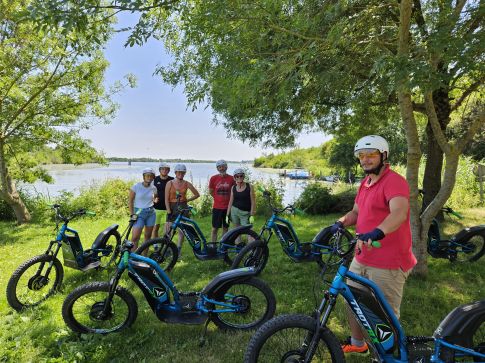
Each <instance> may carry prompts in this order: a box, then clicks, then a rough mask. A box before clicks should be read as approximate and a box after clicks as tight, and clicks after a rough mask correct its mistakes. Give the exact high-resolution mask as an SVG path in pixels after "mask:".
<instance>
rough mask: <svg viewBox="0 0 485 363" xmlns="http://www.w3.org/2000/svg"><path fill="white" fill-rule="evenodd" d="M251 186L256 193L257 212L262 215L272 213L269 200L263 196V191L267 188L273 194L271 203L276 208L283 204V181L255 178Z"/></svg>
mask: <svg viewBox="0 0 485 363" xmlns="http://www.w3.org/2000/svg"><path fill="white" fill-rule="evenodd" d="M251 186H252V187H253V188H254V191H255V193H256V195H255V196H256V214H257V215H262V216H268V215H271V212H272V211H271V207H270V205H269V203H268V201H267V200H266V199H265V198H264V197H263V191H264V190H266V191H268V192H269V193H270V194H271V203H273V205H274V206H275V207H276V208H280V207H281V206H282V201H283V194H284V189H283V185H282V184H281V183H278V182H275V181H274V180H273V179H271V180H269V181H261V180H255V181H252V182H251Z"/></svg>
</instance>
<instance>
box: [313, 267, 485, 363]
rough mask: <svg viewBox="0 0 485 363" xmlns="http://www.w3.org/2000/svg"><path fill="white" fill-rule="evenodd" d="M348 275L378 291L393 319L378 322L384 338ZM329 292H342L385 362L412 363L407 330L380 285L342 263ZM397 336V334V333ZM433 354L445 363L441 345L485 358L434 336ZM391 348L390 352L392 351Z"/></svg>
mask: <svg viewBox="0 0 485 363" xmlns="http://www.w3.org/2000/svg"><path fill="white" fill-rule="evenodd" d="M346 278H350V279H351V280H354V281H357V282H359V283H360V284H362V285H364V286H365V287H368V288H370V290H371V291H372V292H373V293H374V294H375V296H376V299H377V302H378V303H379V305H380V306H381V307H382V309H383V310H384V312H385V314H386V315H387V317H388V318H389V319H390V322H389V323H390V325H391V326H386V324H377V325H380V326H381V327H382V329H383V330H382V332H383V335H382V336H381V337H378V336H376V333H375V331H376V330H377V329H375V328H374V329H373V325H374V326H376V323H375V320H376V315H375V314H373V312H372V311H370V310H369V309H364V308H363V307H362V306H361V305H360V304H359V303H358V302H357V299H356V298H355V296H354V294H353V293H352V291H351V289H350V288H349V286H348V285H347V283H346V282H345V279H346ZM329 293H330V295H331V296H332V297H333V298H334V299H336V297H337V296H338V295H339V294H341V295H342V296H343V297H344V299H345V300H346V301H347V303H348V305H349V306H350V308H351V309H352V311H353V313H354V315H355V318H356V320H357V321H358V322H359V323H360V325H361V326H362V328H363V329H364V330H365V331H366V332H367V334H368V335H369V338H370V340H371V342H372V346H373V347H374V348H375V349H376V350H377V352H378V354H379V357H380V358H381V359H382V360H383V361H384V362H386V363H387V362H389V363H407V362H409V356H408V352H407V344H406V335H405V334H404V330H403V329H402V327H401V324H400V323H399V320H398V319H397V317H396V315H395V314H394V312H393V310H392V308H391V306H390V305H389V303H388V302H387V301H386V299H385V297H384V295H383V293H382V291H381V290H380V288H379V287H378V286H377V285H376V284H375V283H374V282H372V281H371V280H369V279H366V278H365V277H362V276H359V275H356V274H355V273H353V272H351V271H349V268H348V267H347V266H345V265H344V264H342V265H341V266H340V267H339V269H338V272H337V274H336V276H335V278H334V279H333V281H332V284H331V286H330V288H329ZM325 304H326V300H325V299H324V301H323V302H322V304H321V308H323V306H324V305H325ZM332 307H333V305H330V306H329V307H328V308H327V310H326V311H325V312H324V314H323V315H322V319H321V320H322V322H324V323H326V321H327V319H328V316H329V315H330V311H331V309H332ZM394 334H396V335H397V337H395V336H394ZM395 343H396V344H397V347H398V349H399V353H400V357H399V358H396V357H395V356H394V354H393V353H392V350H393V347H394V346H395ZM434 344H435V348H434V354H433V355H432V356H431V362H433V363H446V362H445V361H443V360H441V359H440V358H439V356H440V349H441V348H442V347H447V348H450V349H453V350H454V351H457V352H460V353H462V355H463V356H472V357H477V358H481V359H484V360H485V354H480V353H478V352H476V351H473V350H471V349H468V348H465V347H460V346H457V345H454V344H451V343H448V342H446V341H444V340H443V339H434ZM389 351H391V352H389Z"/></svg>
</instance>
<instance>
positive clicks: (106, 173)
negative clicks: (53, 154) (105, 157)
mask: <svg viewBox="0 0 485 363" xmlns="http://www.w3.org/2000/svg"><path fill="white" fill-rule="evenodd" d="M170 164H171V165H172V169H173V166H174V165H175V163H170ZM185 165H186V166H187V175H186V177H185V179H187V180H189V181H190V182H192V183H193V184H194V185H195V186H196V188H198V189H200V190H204V189H205V188H207V185H208V183H209V178H210V177H211V176H212V175H214V174H216V173H217V170H216V168H215V165H214V163H185ZM157 166H158V165H157V163H150V162H132V163H131V165H128V163H126V162H112V163H110V164H109V165H108V166H100V165H95V164H85V165H80V166H72V165H49V166H47V167H46V168H47V170H48V171H49V173H50V175H52V177H53V178H54V183H53V184H47V183H44V182H36V183H34V184H25V185H23V186H22V188H23V189H24V190H27V191H28V192H29V193H34V194H42V195H44V196H51V197H52V196H56V195H59V193H60V192H61V191H63V190H66V191H69V192H73V193H75V194H76V193H79V191H80V189H81V188H82V187H87V186H90V185H99V184H102V183H104V182H106V181H108V180H110V179H115V178H119V179H122V180H133V181H141V171H142V170H143V168H146V167H152V168H154V169H155V170H157V169H158V167H157ZM239 167H242V168H245V169H246V170H248V173H249V175H250V177H251V179H252V180H270V179H273V180H274V181H275V182H278V183H282V186H283V188H284V190H285V194H284V197H283V202H284V203H285V204H286V203H293V202H294V201H295V199H296V198H297V197H298V196H299V195H300V193H301V192H302V190H303V189H304V188H305V186H306V185H307V183H308V182H307V181H305V180H289V179H284V178H280V177H279V176H278V172H279V170H273V169H257V168H253V167H252V166H251V165H250V164H241V163H229V168H228V172H229V173H231V172H232V171H233V170H234V169H236V168H239ZM171 174H173V173H171Z"/></svg>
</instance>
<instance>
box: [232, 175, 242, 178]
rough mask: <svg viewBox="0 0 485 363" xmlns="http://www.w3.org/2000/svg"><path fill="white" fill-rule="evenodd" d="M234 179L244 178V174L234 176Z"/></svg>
mask: <svg viewBox="0 0 485 363" xmlns="http://www.w3.org/2000/svg"><path fill="white" fill-rule="evenodd" d="M234 178H244V174H237V175H234Z"/></svg>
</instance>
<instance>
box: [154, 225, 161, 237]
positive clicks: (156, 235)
mask: <svg viewBox="0 0 485 363" xmlns="http://www.w3.org/2000/svg"><path fill="white" fill-rule="evenodd" d="M159 229H160V225H159V224H155V226H154V227H153V232H152V238H157V237H158V231H159Z"/></svg>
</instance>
